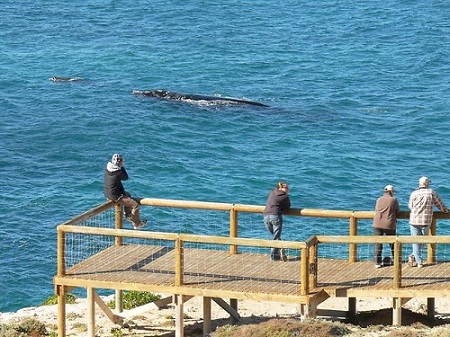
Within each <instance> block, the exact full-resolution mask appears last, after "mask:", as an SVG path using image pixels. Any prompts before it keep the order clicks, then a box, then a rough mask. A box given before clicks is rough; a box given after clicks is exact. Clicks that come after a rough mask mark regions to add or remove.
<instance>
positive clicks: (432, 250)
mask: <svg viewBox="0 0 450 337" xmlns="http://www.w3.org/2000/svg"><path fill="white" fill-rule="evenodd" d="M428 235H433V236H435V235H436V218H435V217H433V220H432V221H431V227H430V232H429V233H428ZM435 262H436V244H435V243H429V244H428V253H427V263H435Z"/></svg>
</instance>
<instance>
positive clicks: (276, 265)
mask: <svg viewBox="0 0 450 337" xmlns="http://www.w3.org/2000/svg"><path fill="white" fill-rule="evenodd" d="M183 257H184V266H183V286H184V287H191V288H196V289H201V291H202V293H208V291H216V292H215V294H216V293H217V291H224V292H227V294H230V293H233V292H236V293H249V294H261V295H262V296H266V297H267V298H270V297H271V296H272V295H286V296H294V297H295V296H300V260H299V259H298V258H294V257H292V258H291V259H289V260H288V261H287V262H281V261H270V259H269V257H268V255H266V254H256V253H240V254H234V255H230V253H229V252H228V251H226V250H211V249H194V248H185V249H184V250H183ZM61 279H62V280H64V279H71V280H80V281H81V280H83V281H86V280H91V281H98V282H109V283H110V284H111V283H117V282H120V283H123V284H132V285H133V288H136V287H138V286H139V284H142V285H158V286H164V287H174V284H175V250H174V248H172V247H163V246H151V245H122V246H111V247H109V248H107V249H105V250H103V251H101V252H99V253H98V254H95V255H94V256H91V257H89V258H88V259H86V260H83V261H81V262H80V263H78V264H76V265H74V266H72V267H71V268H69V269H68V270H67V271H66V275H64V276H63V277H62V278H61ZM75 282H76V281H75ZM449 282H450V263H449V262H445V263H444V262H440V263H436V264H432V265H426V266H425V267H424V268H420V269H419V268H413V267H409V266H408V265H407V264H403V265H402V288H401V289H400V291H401V290H407V291H409V290H411V289H413V290H414V292H417V293H418V294H420V292H421V291H424V292H426V293H427V294H430V291H435V292H436V293H437V294H441V295H445V296H450V285H449ZM63 283H64V282H62V283H61V284H63ZM72 283H73V282H72ZM321 289H325V290H326V291H329V293H330V294H336V292H337V290H339V289H358V291H360V292H359V293H364V294H366V293H367V296H369V297H371V296H376V295H380V294H383V292H384V291H386V290H392V289H394V285H393V267H392V266H390V267H383V268H379V269H376V268H375V267H374V264H373V262H372V261H362V262H356V263H350V262H348V261H345V260H338V259H323V258H320V259H319V260H318V280H317V288H316V289H311V290H312V291H318V290H321Z"/></svg>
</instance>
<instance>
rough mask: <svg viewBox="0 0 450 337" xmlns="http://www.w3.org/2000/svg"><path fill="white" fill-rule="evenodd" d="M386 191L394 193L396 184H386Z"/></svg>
mask: <svg viewBox="0 0 450 337" xmlns="http://www.w3.org/2000/svg"><path fill="white" fill-rule="evenodd" d="M384 191H385V192H392V193H394V192H395V188H394V186H392V185H386V186H385V187H384Z"/></svg>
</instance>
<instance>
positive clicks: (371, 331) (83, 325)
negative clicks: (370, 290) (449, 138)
mask: <svg viewBox="0 0 450 337" xmlns="http://www.w3.org/2000/svg"><path fill="white" fill-rule="evenodd" d="M105 301H108V299H105ZM390 302H391V300H390V299H387V298H377V299H372V300H359V301H358V302H357V310H358V313H359V315H358V321H357V322H354V323H355V324H356V323H357V325H355V324H353V325H351V326H350V327H351V329H352V331H353V333H352V335H351V336H383V335H385V336H387V335H388V334H389V333H390V332H391V331H394V330H399V329H414V330H420V331H422V330H423V331H424V333H427V334H426V336H428V333H430V331H431V328H432V327H433V326H434V328H433V329H443V324H446V323H448V322H450V300H446V299H444V300H440V299H436V312H437V314H436V317H437V319H436V320H435V322H430V321H429V320H428V319H427V317H426V299H423V300H420V299H413V300H411V301H409V302H408V303H407V304H405V305H404V306H403V315H402V323H403V325H405V326H407V327H406V328H405V327H402V328H398V327H391V326H390V325H391V323H392V310H391V309H390V307H391V303H390ZM238 308H239V314H240V315H241V317H242V319H241V321H240V324H251V323H259V322H262V321H265V320H269V319H271V318H276V317H277V318H283V317H290V318H292V317H294V318H298V319H300V315H299V312H298V306H297V305H294V304H283V303H274V302H258V301H251V300H245V301H239V302H238ZM319 308H322V309H333V310H346V309H347V301H346V299H329V300H327V301H325V302H324V303H322V305H321V306H320V307H319ZM66 312H67V321H66V325H67V332H66V335H67V336H71V337H85V336H86V329H87V314H86V312H87V306H86V300H85V299H77V303H76V304H70V305H69V304H68V305H67V308H66ZM184 313H185V315H184V318H185V336H190V337H195V336H202V324H203V321H202V316H203V309H202V300H201V298H200V297H195V298H192V299H190V300H189V301H187V302H186V303H185V305H184ZM123 316H124V317H125V322H126V324H125V327H120V326H118V325H115V324H113V323H112V322H111V321H110V320H109V319H108V318H107V317H106V316H105V315H104V314H103V312H102V311H101V310H100V309H99V308H98V307H97V306H96V317H95V320H96V326H97V336H98V337H103V336H105V337H106V336H139V337H144V336H145V337H148V336H160V337H169V336H174V326H175V321H174V318H175V309H174V306H173V305H171V304H169V305H167V306H166V307H163V308H158V307H156V306H155V305H154V304H148V305H146V306H144V307H141V308H138V309H133V310H129V311H125V312H124V313H123ZM25 317H33V318H35V319H38V320H40V321H42V322H44V323H45V324H46V326H47V330H48V332H49V333H52V332H56V331H57V306H56V305H51V306H41V307H32V308H24V309H21V310H19V311H17V312H13V313H0V323H7V322H11V321H18V320H21V319H24V318H25ZM228 317H229V316H228V314H227V313H226V312H225V311H224V310H223V309H222V308H221V307H220V306H218V305H217V304H216V303H214V302H213V303H212V320H213V321H212V325H213V330H214V328H215V327H217V326H222V325H225V324H228V323H229V318H228ZM326 319H333V320H338V319H339V318H338V317H327V318H326ZM374 326H375V327H374ZM444 327H445V326H444ZM445 329H446V330H448V329H449V327H448V326H446V327H445ZM422 335H424V334H422ZM449 335H450V334H449ZM430 336H431V335H430ZM441 336H444V335H441Z"/></svg>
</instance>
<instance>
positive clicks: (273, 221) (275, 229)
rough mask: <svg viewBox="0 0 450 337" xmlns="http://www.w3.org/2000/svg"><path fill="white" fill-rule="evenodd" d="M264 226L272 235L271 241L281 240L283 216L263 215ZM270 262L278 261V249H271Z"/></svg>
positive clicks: (279, 256)
mask: <svg viewBox="0 0 450 337" xmlns="http://www.w3.org/2000/svg"><path fill="white" fill-rule="evenodd" d="M264 225H266V228H267V230H268V231H269V233H270V234H272V235H273V240H281V230H282V228H283V216H282V215H281V214H280V215H265V216H264ZM270 257H271V259H272V260H280V259H281V255H280V248H272V249H271V251H270Z"/></svg>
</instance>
